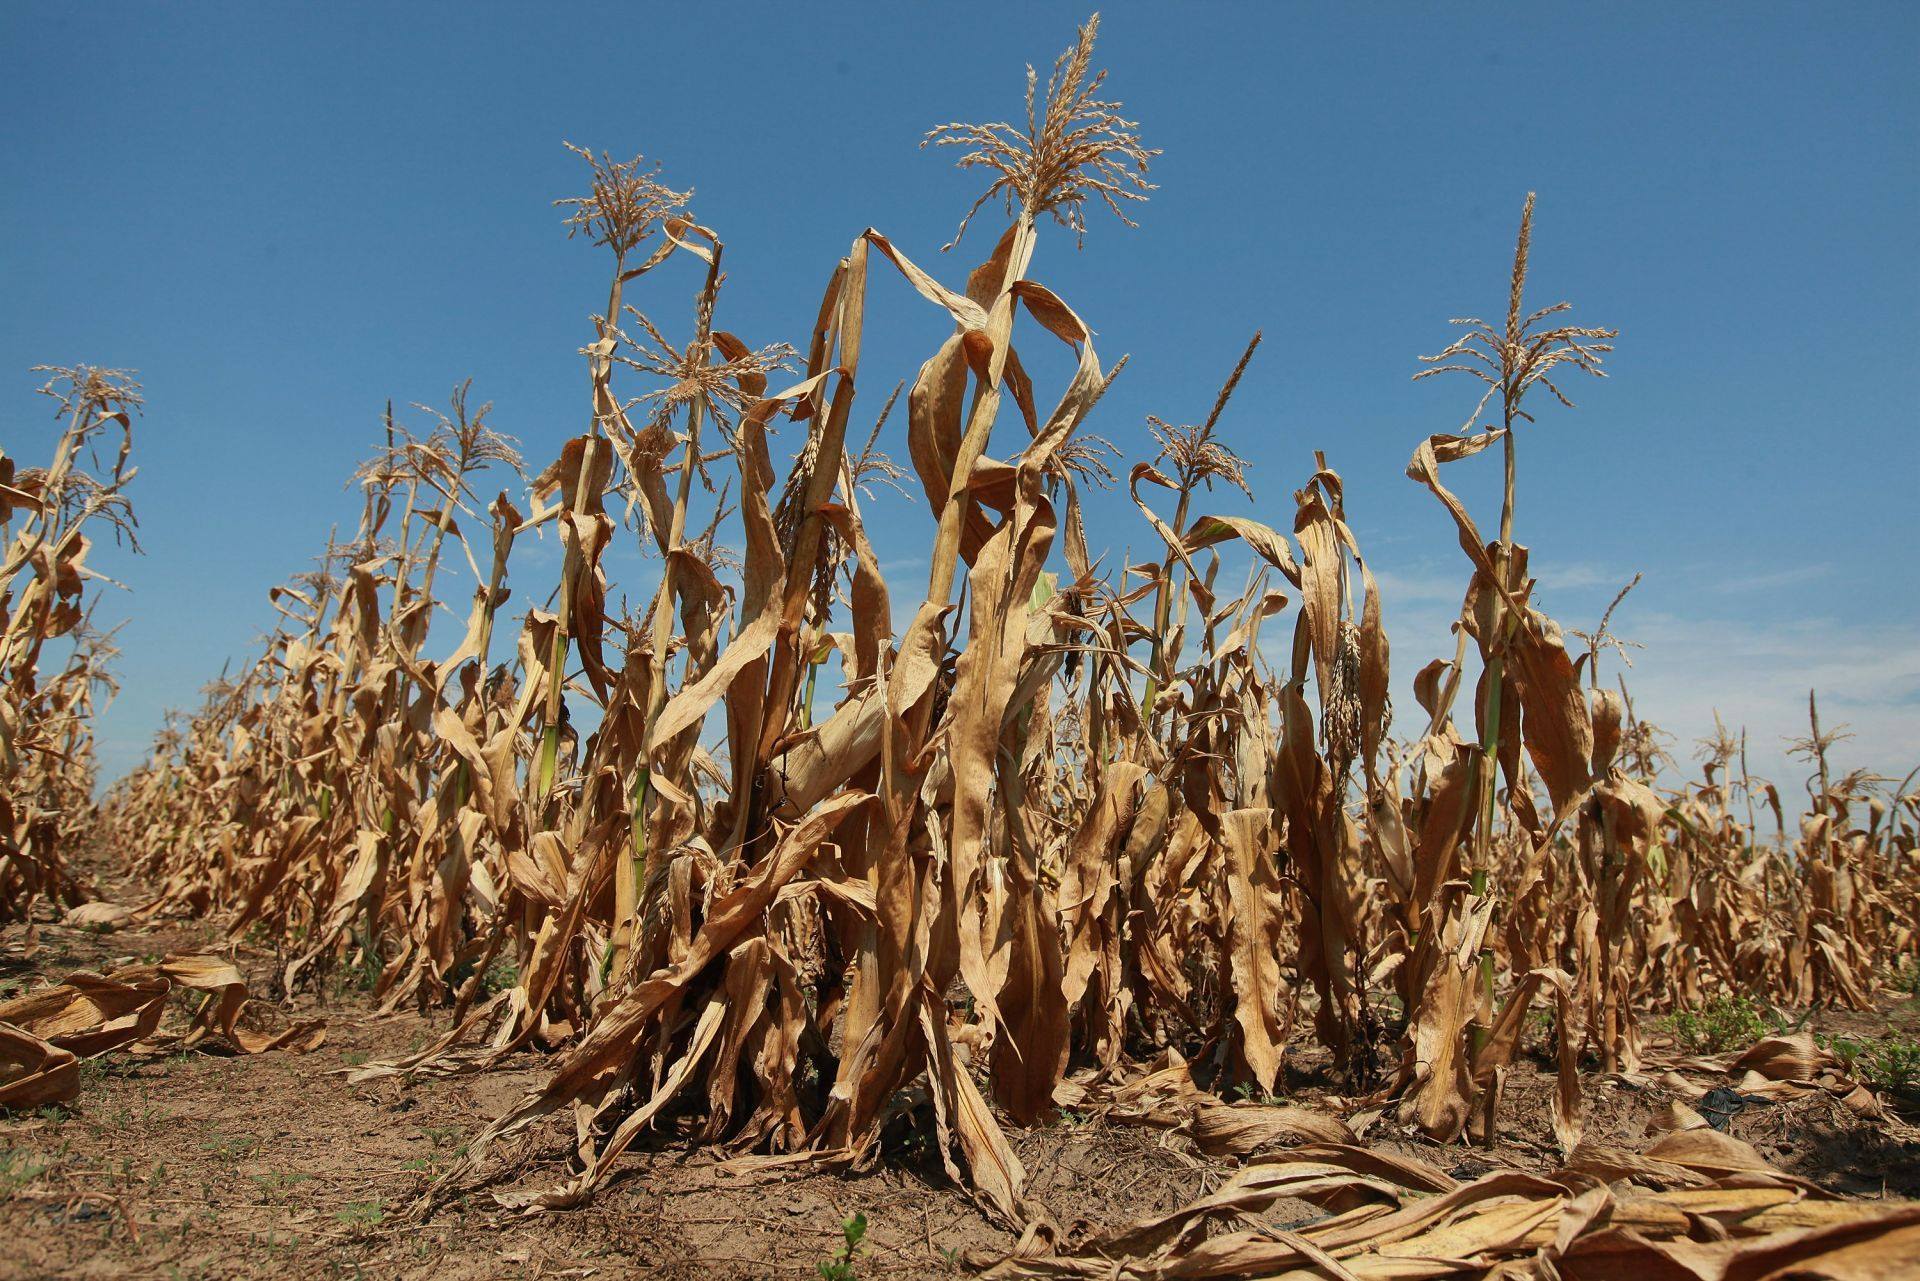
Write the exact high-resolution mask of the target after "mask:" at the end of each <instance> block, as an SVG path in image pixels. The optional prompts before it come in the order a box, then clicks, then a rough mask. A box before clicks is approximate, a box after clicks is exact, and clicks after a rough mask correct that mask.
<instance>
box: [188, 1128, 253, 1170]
mask: <svg viewBox="0 0 1920 1281" xmlns="http://www.w3.org/2000/svg"><path fill="white" fill-rule="evenodd" d="M259 1149H260V1140H259V1139H256V1138H254V1137H252V1136H251V1135H246V1134H236V1135H223V1134H220V1133H217V1132H216V1133H215V1134H214V1136H213V1137H212V1138H211V1139H208V1140H207V1141H206V1142H205V1143H202V1144H201V1145H200V1150H201V1151H202V1152H211V1153H213V1154H214V1155H215V1156H217V1157H219V1158H220V1159H221V1160H222V1161H224V1162H226V1163H228V1164H232V1163H234V1162H236V1161H244V1160H245V1159H246V1158H248V1157H250V1156H252V1155H253V1154H254V1153H255V1152H257V1151H259Z"/></svg>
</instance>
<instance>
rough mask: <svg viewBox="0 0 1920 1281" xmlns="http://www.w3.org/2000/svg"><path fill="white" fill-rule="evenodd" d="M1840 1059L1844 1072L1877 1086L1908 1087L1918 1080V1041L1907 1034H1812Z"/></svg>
mask: <svg viewBox="0 0 1920 1281" xmlns="http://www.w3.org/2000/svg"><path fill="white" fill-rule="evenodd" d="M1814 1039H1815V1040H1816V1041H1818V1042H1819V1043H1820V1044H1821V1045H1822V1046H1824V1047H1825V1048H1826V1049H1828V1050H1831V1051H1832V1052H1833V1056H1834V1057H1835V1058H1837V1059H1839V1060H1840V1066H1841V1067H1843V1068H1845V1069H1846V1071H1847V1075H1849V1076H1853V1077H1858V1078H1859V1079H1860V1080H1862V1081H1865V1082H1866V1083H1867V1084H1868V1085H1871V1086H1873V1087H1874V1088H1875V1089H1880V1090H1901V1091H1904V1090H1908V1089H1911V1088H1912V1087H1913V1086H1914V1084H1915V1083H1916V1082H1920V1041H1916V1040H1914V1039H1913V1038H1912V1037H1908V1036H1884V1037H1882V1036H1869V1037H1861V1038H1857V1039H1856V1038H1854V1037H1848V1036H1835V1037H1826V1036H1819V1037H1815V1038H1814Z"/></svg>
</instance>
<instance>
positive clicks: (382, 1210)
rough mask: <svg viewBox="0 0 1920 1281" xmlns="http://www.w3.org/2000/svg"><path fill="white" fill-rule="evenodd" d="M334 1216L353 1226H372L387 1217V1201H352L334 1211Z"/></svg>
mask: <svg viewBox="0 0 1920 1281" xmlns="http://www.w3.org/2000/svg"><path fill="white" fill-rule="evenodd" d="M333 1217H334V1218H336V1219H338V1220H340V1222H342V1223H344V1224H346V1225H347V1226H348V1227H351V1228H370V1227H373V1226H374V1225H376V1224H378V1223H380V1222H381V1221H382V1220H384V1219H385V1218H386V1217H387V1203H386V1202H385V1201H352V1202H349V1203H348V1204H346V1205H345V1206H343V1207H341V1208H340V1209H338V1210H335V1211H334V1212H333Z"/></svg>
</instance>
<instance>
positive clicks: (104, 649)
mask: <svg viewBox="0 0 1920 1281" xmlns="http://www.w3.org/2000/svg"><path fill="white" fill-rule="evenodd" d="M35 372H36V373H41V374H45V375H46V376H47V381H46V383H45V384H44V385H43V386H42V387H41V388H40V393H41V394H42V395H43V396H46V397H48V398H50V399H52V400H53V401H54V403H55V404H56V406H57V408H56V409H55V411H54V423H55V426H56V428H57V430H58V433H59V434H58V436H57V438H56V439H55V441H54V446H53V452H52V457H51V459H50V460H49V462H48V463H47V465H46V466H44V467H33V466H27V467H22V466H21V460H20V459H18V458H14V457H10V456H8V454H7V453H6V451H5V450H4V449H0V923H11V922H26V923H28V924H29V925H30V924H31V922H32V919H33V914H34V908H35V905H36V904H37V903H38V902H39V901H40V900H42V899H50V900H54V901H56V902H64V903H66V904H68V905H77V904H79V903H80V902H81V901H82V900H83V899H84V898H85V897H86V892H85V890H84V887H83V886H82V885H81V884H80V883H79V882H78V880H77V879H76V875H75V873H74V871H73V870H72V867H71V865H70V860H71V858H72V856H73V854H74V852H75V850H76V848H77V847H78V846H79V845H80V844H81V843H82V842H83V841H85V840H86V839H87V837H88V834H89V831H90V829H91V827H92V824H93V819H94V807H93V788H94V779H95V766H94V757H93V720H94V716H95V715H96V713H97V712H98V711H99V709H100V706H101V703H102V700H103V699H104V698H106V697H109V696H111V693H112V691H113V689H114V685H113V680H112V677H111V675H110V674H109V667H110V664H111V662H112V659H113V658H114V656H115V653H116V651H115V649H114V647H113V642H112V637H111V634H109V633H103V632H101V631H99V630H98V629H96V628H95V626H94V625H93V622H92V611H93V601H94V599H95V595H94V589H92V588H90V587H89V586H88V584H89V582H90V581H91V582H101V581H108V580H105V579H103V578H102V576H101V575H100V574H98V573H97V572H95V571H94V570H93V569H91V568H89V567H88V565H87V555H88V553H89V552H90V551H91V550H92V547H93V541H92V536H93V535H97V534H98V533H99V532H100V531H101V530H102V529H110V530H112V531H113V534H114V537H115V538H116V539H117V540H122V541H124V542H126V543H129V544H131V545H132V546H133V547H134V549H135V550H136V551H137V550H138V549H139V544H138V542H137V541H136V539H135V537H134V534H135V522H134V519H133V508H132V506H131V505H130V503H129V502H128V500H127V496H126V492H125V491H126V487H127V485H128V483H129V482H130V481H132V479H133V477H134V474H135V472H136V470H137V469H136V468H134V467H133V466H131V465H130V458H131V455H132V449H133V415H134V414H136V413H138V412H139V411H140V406H141V403H142V402H141V398H140V385H139V384H138V383H136V382H134V381H133V378H132V376H131V375H130V374H128V373H127V372H126V371H124V370H119V369H102V368H96V367H93V366H89V365H80V366H76V367H74V368H71V369H67V368H54V367H39V368H36V370H35Z"/></svg>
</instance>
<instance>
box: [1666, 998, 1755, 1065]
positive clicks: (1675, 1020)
mask: <svg viewBox="0 0 1920 1281" xmlns="http://www.w3.org/2000/svg"><path fill="white" fill-rule="evenodd" d="M1663 1022H1664V1023H1665V1025H1666V1028H1667V1030H1668V1031H1669V1032H1671V1033H1672V1034H1673V1039H1674V1040H1676V1041H1678V1042H1680V1044H1681V1045H1682V1046H1684V1047H1686V1048H1687V1049H1688V1050H1690V1051H1692V1052H1693V1053H1695V1054H1724V1053H1726V1052H1727V1051H1729V1050H1744V1049H1746V1048H1747V1047H1748V1046H1750V1045H1752V1044H1753V1043H1754V1042H1755V1041H1758V1040H1759V1039H1760V1038H1761V1037H1763V1036H1767V1035H1770V1034H1771V1033H1773V1032H1776V1031H1778V1030H1779V1027H1780V1023H1779V1020H1778V1019H1776V1018H1775V1017H1774V1016H1773V1015H1772V1014H1771V1013H1770V1012H1769V1011H1768V1010H1767V1009H1766V1007H1764V1006H1762V1005H1761V1004H1759V1003H1758V1002H1757V1001H1754V1000H1751V999H1749V998H1748V997H1744V996H1717V997H1715V998H1714V999H1713V1000H1711V1001H1708V1002H1707V1003H1706V1004H1705V1005H1700V1006H1696V1007H1694V1008H1692V1009H1687V1010H1675V1011H1674V1012H1673V1013H1672V1014H1669V1015H1668V1016H1667V1017H1666V1018H1665V1019H1664V1020H1663Z"/></svg>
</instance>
